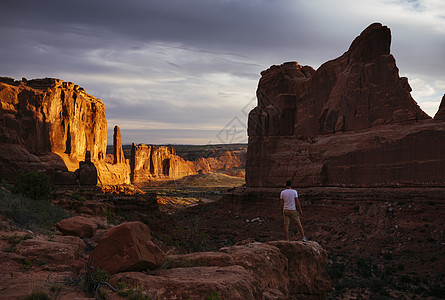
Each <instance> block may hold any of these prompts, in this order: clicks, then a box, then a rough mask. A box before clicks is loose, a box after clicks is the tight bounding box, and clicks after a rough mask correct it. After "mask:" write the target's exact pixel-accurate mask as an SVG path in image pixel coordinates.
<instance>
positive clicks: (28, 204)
mask: <svg viewBox="0 0 445 300" xmlns="http://www.w3.org/2000/svg"><path fill="white" fill-rule="evenodd" d="M0 213H1V214H3V215H5V216H6V217H8V218H9V219H12V220H13V221H14V222H15V223H16V224H17V225H18V226H20V227H24V228H27V229H30V230H33V231H37V232H44V233H47V232H49V231H51V230H52V228H53V226H54V224H55V223H57V222H59V221H60V220H63V219H66V218H69V217H71V216H72V214H70V213H69V212H67V211H65V210H64V209H63V208H61V207H59V206H55V205H52V204H51V203H50V202H48V201H35V200H32V199H29V198H27V197H25V196H23V195H21V194H10V193H8V192H6V191H2V190H0Z"/></svg>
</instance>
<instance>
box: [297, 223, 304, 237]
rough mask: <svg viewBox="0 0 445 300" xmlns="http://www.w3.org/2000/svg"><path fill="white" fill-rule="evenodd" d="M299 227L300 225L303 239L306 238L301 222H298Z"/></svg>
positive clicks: (299, 228)
mask: <svg viewBox="0 0 445 300" xmlns="http://www.w3.org/2000/svg"><path fill="white" fill-rule="evenodd" d="M297 225H298V230H299V231H300V233H301V236H302V238H304V237H305V235H304V230H303V226H301V221H300V220H298V222H297Z"/></svg>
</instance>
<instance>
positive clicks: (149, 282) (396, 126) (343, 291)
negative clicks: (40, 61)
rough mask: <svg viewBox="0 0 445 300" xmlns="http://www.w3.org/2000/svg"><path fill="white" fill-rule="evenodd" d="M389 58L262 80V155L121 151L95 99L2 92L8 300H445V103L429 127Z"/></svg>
mask: <svg viewBox="0 0 445 300" xmlns="http://www.w3.org/2000/svg"><path fill="white" fill-rule="evenodd" d="M390 46H391V31H390V29H389V28H388V27H386V26H384V25H382V24H380V23H374V24H371V25H369V26H368V27H367V28H366V29H365V30H363V32H362V33H361V34H360V35H359V36H357V37H356V38H355V39H354V41H353V42H352V43H351V45H350V47H349V49H348V50H347V51H346V52H345V53H344V54H342V55H341V56H339V57H338V58H336V59H333V60H330V61H327V62H326V63H324V64H322V65H321V66H320V67H319V68H318V69H314V68H312V67H310V66H302V65H300V64H298V63H297V62H285V63H283V64H281V65H273V66H271V67H270V68H268V69H267V70H264V71H263V72H262V73H261V78H260V80H259V83H258V88H257V91H256V97H257V105H256V107H255V108H254V109H252V110H251V111H250V113H249V115H248V120H247V121H248V128H247V131H248V144H243V143H239V144H218V145H214V144H209V145H178V144H172V145H152V144H149V143H150V140H149V139H147V144H136V143H133V144H131V145H126V144H124V145H122V142H121V141H122V136H121V130H120V128H119V124H113V125H111V124H107V119H106V116H105V104H104V102H102V100H100V99H97V98H95V97H94V96H92V95H90V94H88V93H87V92H86V91H85V90H84V89H83V88H82V87H80V86H78V85H76V84H74V83H71V82H65V81H63V80H62V79H53V78H43V79H32V80H27V79H25V78H23V79H22V80H15V79H13V78H10V77H1V78H0V100H1V107H0V141H1V142H0V178H1V189H0V218H1V219H0V224H1V226H0V235H1V239H0V251H1V256H0V262H1V266H2V268H1V269H2V270H1V272H0V298H1V299H86V298H96V299H444V297H445V271H444V270H445V235H444V230H445V218H444V217H445V95H444V97H443V98H442V101H441V104H440V107H439V110H438V111H437V113H436V114H435V116H433V117H430V116H428V115H427V114H426V113H425V112H424V111H423V110H422V109H421V108H420V107H419V106H418V105H417V103H416V101H415V100H414V99H413V98H412V96H411V87H410V85H409V83H408V79H407V78H405V77H400V76H399V69H398V67H397V65H396V60H395V58H394V57H393V55H392V54H391V52H390ZM252 93H254V91H252ZM110 126H113V128H114V135H113V145H107V128H108V127H110ZM288 179H290V180H292V182H293V187H294V188H295V189H296V190H297V191H298V194H299V199H300V201H301V205H302V210H303V214H302V216H301V220H302V224H303V227H304V229H305V231H306V236H307V237H308V241H307V242H303V241H301V235H300V234H299V232H298V230H297V227H296V226H295V224H291V239H290V241H285V239H284V232H283V224H282V223H283V220H282V218H283V217H282V211H281V208H280V201H279V194H280V191H281V190H282V189H283V188H284V183H285V182H286V180H288ZM39 297H40V298H39Z"/></svg>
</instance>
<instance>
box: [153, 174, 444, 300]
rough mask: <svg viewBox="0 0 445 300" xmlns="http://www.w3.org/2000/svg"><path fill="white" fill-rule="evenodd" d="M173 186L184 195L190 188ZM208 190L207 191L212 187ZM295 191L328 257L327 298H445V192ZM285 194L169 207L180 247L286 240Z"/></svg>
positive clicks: (221, 196)
mask: <svg viewBox="0 0 445 300" xmlns="http://www.w3.org/2000/svg"><path fill="white" fill-rule="evenodd" d="M170 184H173V183H170ZM174 184H175V185H176V187H177V191H178V192H179V191H181V188H185V186H182V187H181V182H176V183H174ZM206 188H207V191H206V192H204V193H207V194H208V193H209V188H210V184H209V185H208V186H207V187H206ZM297 190H298V191H299V195H300V200H301V203H302V207H303V216H302V218H301V219H302V223H303V227H304V229H305V231H306V236H307V237H308V238H309V240H313V241H316V242H318V243H320V244H321V245H322V247H323V248H325V249H326V250H327V252H328V254H329V261H328V266H327V271H328V273H329V275H330V276H331V279H332V280H333V285H334V288H335V289H334V290H333V291H332V292H331V293H330V294H329V295H328V299H394V298H397V299H443V298H444V297H445V296H444V295H445V271H444V270H445V255H444V254H445V235H444V230H445V218H444V217H445V202H444V200H445V199H444V195H445V189H444V188H431V187H430V188H424V187H410V188H409V187H393V188H389V187H386V188H339V187H317V188H302V189H297ZM279 192H280V190H279V189H246V188H245V187H236V188H231V189H228V190H225V191H224V192H223V191H217V192H216V193H215V197H214V198H213V201H197V202H195V203H194V204H193V205H192V206H189V207H187V208H180V207H176V211H174V212H172V210H171V207H170V211H169V213H170V216H171V217H172V219H173V220H174V224H175V230H176V233H177V235H178V236H181V238H180V239H179V240H176V244H175V245H177V246H178V247H179V248H181V247H182V249H181V250H182V251H203V250H215V249H219V248H220V247H223V246H227V245H233V244H234V243H237V242H239V241H242V240H245V239H254V240H257V241H260V242H265V241H271V240H280V239H283V238H284V233H283V225H282V217H281V213H280V207H279V198H278V195H279ZM161 198H162V197H161ZM180 198H181V197H180V196H179V197H178V199H180ZM197 198H198V199H199V197H197ZM203 198H205V196H204V197H203ZM215 200H217V201H215ZM185 206H187V205H185ZM161 207H162V204H161ZM290 232H291V239H300V238H301V236H300V235H299V233H298V230H297V228H296V226H294V225H292V224H291V227H290Z"/></svg>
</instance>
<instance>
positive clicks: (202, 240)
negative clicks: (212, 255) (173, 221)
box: [164, 219, 209, 253]
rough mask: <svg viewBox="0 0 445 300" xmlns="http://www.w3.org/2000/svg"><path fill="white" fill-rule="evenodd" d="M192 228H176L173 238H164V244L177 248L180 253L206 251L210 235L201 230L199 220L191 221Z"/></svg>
mask: <svg viewBox="0 0 445 300" xmlns="http://www.w3.org/2000/svg"><path fill="white" fill-rule="evenodd" d="M191 224H192V226H188V227H187V228H184V227H181V226H176V228H175V231H174V233H173V236H167V235H166V236H164V242H165V243H166V244H167V245H168V246H171V247H175V248H177V250H178V252H180V253H191V252H199V251H205V250H207V249H206V244H207V243H208V241H209V235H208V234H207V233H205V232H203V231H201V230H199V220H198V219H194V220H192V221H191Z"/></svg>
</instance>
